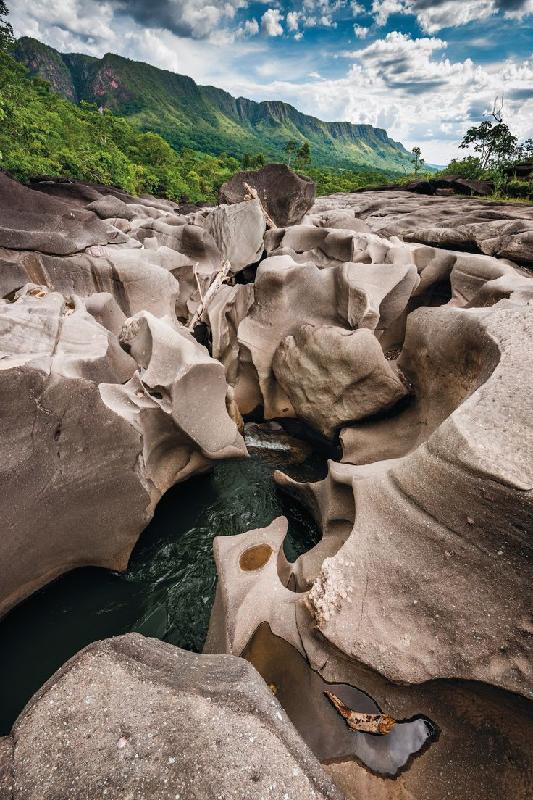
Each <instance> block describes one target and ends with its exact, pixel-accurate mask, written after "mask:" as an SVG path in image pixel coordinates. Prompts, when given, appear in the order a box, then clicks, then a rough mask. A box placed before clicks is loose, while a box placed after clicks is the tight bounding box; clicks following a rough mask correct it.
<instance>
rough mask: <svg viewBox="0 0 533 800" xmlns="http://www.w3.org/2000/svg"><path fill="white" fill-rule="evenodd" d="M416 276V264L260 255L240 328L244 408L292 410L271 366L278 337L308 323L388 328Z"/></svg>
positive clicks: (278, 413) (274, 413) (268, 412)
mask: <svg viewBox="0 0 533 800" xmlns="http://www.w3.org/2000/svg"><path fill="white" fill-rule="evenodd" d="M417 283H418V274H417V270H416V267H415V266H414V265H413V264H358V263H346V264H338V265H337V266H335V267H330V268H328V269H323V270H320V269H318V268H317V267H315V266H314V265H313V264H299V263H295V262H294V261H293V259H292V258H291V257H290V256H274V257H272V258H268V259H266V260H265V261H263V262H261V265H260V266H259V269H258V271H257V279H256V282H255V286H254V295H255V301H254V304H253V306H252V308H251V310H250V312H249V314H248V315H247V317H246V318H245V319H244V320H243V321H242V322H241V324H240V325H239V331H238V335H239V342H240V346H241V356H240V358H241V368H242V369H241V374H240V380H239V382H238V383H237V402H238V403H239V407H240V408H241V411H242V412H243V413H245V412H247V411H251V410H252V409H253V407H254V404H255V405H257V404H262V405H263V406H264V413H265V417H266V418H267V419H271V418H273V417H290V416H294V415H295V410H294V408H293V406H292V403H291V401H290V399H289V397H288V396H287V393H286V392H285V391H284V390H283V388H282V387H281V385H280V384H279V383H278V381H277V380H276V376H275V373H274V370H273V366H272V364H273V359H274V355H275V353H276V350H277V349H278V347H279V346H280V344H281V342H282V340H283V339H285V337H287V336H290V335H292V334H293V333H294V332H295V331H296V330H297V329H298V328H299V327H300V326H301V325H302V324H306V323H309V324H312V325H315V326H321V325H334V326H336V327H338V328H339V329H341V330H342V329H344V330H349V329H353V328H357V327H364V328H369V329H370V330H376V329H378V330H382V329H385V328H388V327H389V326H390V325H391V324H392V323H393V322H394V321H395V320H396V319H397V318H398V317H399V316H400V315H401V314H402V312H403V311H404V309H405V306H406V305H407V302H408V300H409V298H410V296H411V293H412V291H413V289H414V288H415V287H416V285H417ZM254 385H255V386H256V391H254V390H253V388H252V387H253V386H254Z"/></svg>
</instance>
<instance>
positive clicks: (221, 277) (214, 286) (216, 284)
mask: <svg viewBox="0 0 533 800" xmlns="http://www.w3.org/2000/svg"><path fill="white" fill-rule="evenodd" d="M195 274H196V273H195ZM230 277H231V264H230V262H229V261H224V264H223V265H222V269H221V270H220V272H217V274H216V275H215V277H214V280H213V282H212V283H211V285H210V286H209V289H208V290H207V292H206V293H205V295H204V296H203V297H202V293H201V292H200V304H199V306H198V308H197V309H196V311H195V313H194V316H193V318H192V319H191V321H190V322H189V324H188V325H187V329H188V330H190V331H193V330H194V328H195V326H196V325H197V324H198V323H199V322H201V321H202V317H203V316H204V314H205V313H206V312H207V309H208V306H209V303H210V302H211V300H212V299H213V297H214V296H215V295H216V293H217V292H218V290H219V289H220V287H221V286H222V284H223V283H225V282H226V281H227V280H228V279H229V278H230ZM199 288H200V287H198V289H199Z"/></svg>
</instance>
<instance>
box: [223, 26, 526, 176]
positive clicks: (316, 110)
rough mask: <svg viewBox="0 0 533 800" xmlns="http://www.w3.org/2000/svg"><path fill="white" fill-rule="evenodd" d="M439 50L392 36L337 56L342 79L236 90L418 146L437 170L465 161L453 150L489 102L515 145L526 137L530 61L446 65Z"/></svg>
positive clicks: (434, 41) (439, 42)
mask: <svg viewBox="0 0 533 800" xmlns="http://www.w3.org/2000/svg"><path fill="white" fill-rule="evenodd" d="M446 49H447V43H446V42H445V41H444V40H443V39H440V38H435V37H421V38H419V39H411V38H410V37H408V36H406V35H405V34H402V33H398V32H393V33H390V34H388V35H387V36H385V37H384V38H383V39H380V40H377V41H375V42H372V43H371V44H369V45H367V46H366V47H364V48H362V49H360V50H356V51H353V52H351V53H343V54H342V55H343V56H344V57H349V58H350V59H351V60H352V62H353V63H352V65H351V66H350V68H349V70H348V72H347V74H346V75H345V77H343V78H339V79H336V80H331V79H322V80H317V79H312V80H308V81H307V82H306V81H303V82H301V83H299V84H298V85H296V84H295V83H289V82H286V81H283V80H278V81H275V80H274V81H272V83H271V84H269V86H268V87H265V86H263V87H258V86H255V87H254V86H251V85H248V86H241V87H240V89H239V91H240V92H241V93H244V94H248V95H250V94H251V95H252V96H254V97H256V98H261V99H265V98H267V97H273V98H274V97H276V98H281V99H283V100H286V101H287V102H292V103H293V104H295V105H296V106H298V107H299V108H300V109H301V110H302V111H304V112H306V113H309V114H313V115H314V116H319V117H321V118H322V119H327V120H348V121H350V122H353V123H363V124H370V125H374V126H376V127H381V128H385V130H387V132H388V133H389V135H390V136H391V137H392V138H393V139H395V140H397V141H401V142H403V144H404V145H405V146H406V147H408V148H409V149H410V148H411V147H413V146H414V145H420V147H421V148H422V151H423V154H424V157H425V158H426V160H427V161H429V162H431V163H437V164H441V163H446V162H447V161H448V160H449V159H450V158H452V157H454V156H456V155H457V156H459V157H463V156H464V155H465V153H464V151H460V150H458V144H459V142H460V141H461V139H462V136H463V134H464V132H465V131H466V129H467V128H468V127H470V126H471V125H473V124H476V123H477V122H478V121H479V120H480V119H481V118H482V114H483V112H485V111H487V110H490V108H491V107H492V103H493V100H494V97H495V96H496V95H501V94H503V95H504V97H505V107H504V112H505V118H506V119H507V120H508V121H509V123H510V125H511V128H512V130H513V131H514V132H515V133H516V134H517V135H518V136H519V137H520V138H527V137H528V136H533V98H531V86H532V85H533V59H531V60H525V61H520V62H517V61H515V60H513V59H506V60H505V61H502V62H499V63H495V64H490V65H487V64H484V65H477V64H475V63H474V62H473V61H472V60H471V59H465V60H464V61H452V60H451V59H449V58H447V57H446V55H445V53H446ZM280 74H283V73H282V72H278V75H280Z"/></svg>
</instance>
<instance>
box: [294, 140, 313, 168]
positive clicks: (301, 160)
mask: <svg viewBox="0 0 533 800" xmlns="http://www.w3.org/2000/svg"><path fill="white" fill-rule="evenodd" d="M310 163H311V148H310V146H309V142H304V143H303V145H302V146H301V147H300V149H299V150H298V152H297V153H296V168H297V169H305V168H306V167H308V166H309V165H310Z"/></svg>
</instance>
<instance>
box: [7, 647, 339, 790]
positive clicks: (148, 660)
mask: <svg viewBox="0 0 533 800" xmlns="http://www.w3.org/2000/svg"><path fill="white" fill-rule="evenodd" d="M11 741H12V742H13V743H14V747H13V754H12V772H13V776H14V781H15V785H16V787H17V793H19V794H20V796H21V797H24V798H27V800H52V799H53V798H58V797H68V796H73V795H74V794H75V795H76V796H80V797H81V796H83V797H84V798H87V800H100V798H101V797H102V796H103V795H104V794H105V796H106V797H109V798H110V800H118V798H124V797H126V796H128V797H129V796H131V797H133V796H135V797H137V796H139V797H140V796H141V795H142V796H146V797H154V798H155V797H157V798H160V800H175V798H176V797H183V798H185V797H187V798H191V800H205V798H208V797H223V798H230V797H231V798H235V800H248V798H251V797H256V796H257V797H259V796H263V795H265V796H266V795H267V794H268V797H271V798H272V800H284V799H285V798H287V797H291V798H294V799H295V800H326V799H327V800H341V797H342V795H341V793H340V792H339V790H337V789H336V788H335V786H334V784H333V783H332V782H331V780H330V779H329V778H328V777H327V776H326V775H325V773H324V772H323V771H322V769H321V767H320V765H319V764H318V762H317V760H316V759H315V757H314V756H313V755H312V754H311V752H310V751H309V750H308V749H307V747H306V746H305V745H304V743H303V742H302V740H301V739H300V738H299V736H298V734H297V733H296V731H295V730H294V728H293V727H292V725H291V723H290V722H289V720H288V719H287V717H286V716H285V714H284V713H283V711H282V710H281V708H280V706H279V703H278V702H277V700H276V699H275V698H274V697H273V695H272V693H271V692H270V690H269V689H268V688H267V686H266V684H265V683H264V682H263V681H262V680H261V678H260V677H259V675H258V674H257V672H256V671H255V670H254V669H253V667H252V666H250V665H249V664H247V663H246V662H245V661H243V660H241V659H236V658H233V657H231V656H198V655H195V654H193V653H188V652H185V651H184V650H179V649H178V648H175V647H173V646H172V645H168V644H165V643H163V642H159V641H156V640H154V639H145V638H144V637H143V636H140V635H139V634H129V635H127V636H122V637H119V638H116V639H109V640H107V641H104V642H98V643H96V644H93V645H90V646H89V647H87V648H85V650H82V651H81V652H80V653H78V655H76V656H75V657H74V658H73V659H71V660H70V661H69V662H68V663H67V664H66V665H65V666H64V667H62V668H61V670H59V672H57V673H56V674H55V675H54V676H53V677H52V678H51V679H50V680H49V681H48V683H47V684H45V686H44V687H43V688H42V689H41V690H40V691H39V692H38V693H37V694H36V695H35V696H34V697H33V698H32V700H31V701H30V703H29V704H28V706H27V707H26V709H25V710H24V711H23V713H22V714H21V716H20V717H19V718H18V720H17V722H16V723H15V726H14V728H13V733H12V738H11ZM222 742H223V743H224V746H223V747H222V746H221V743H222Z"/></svg>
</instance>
